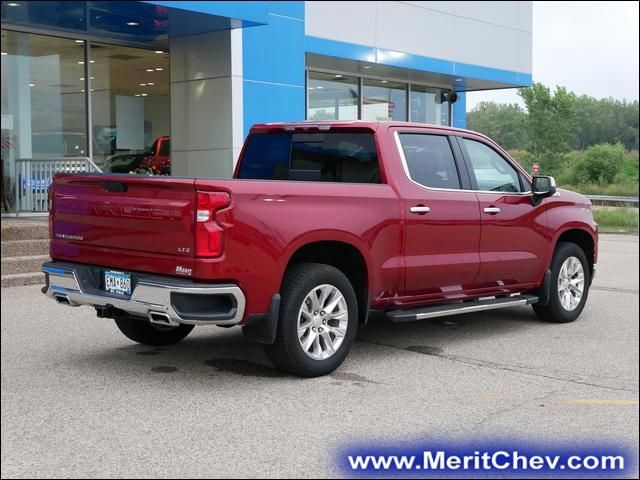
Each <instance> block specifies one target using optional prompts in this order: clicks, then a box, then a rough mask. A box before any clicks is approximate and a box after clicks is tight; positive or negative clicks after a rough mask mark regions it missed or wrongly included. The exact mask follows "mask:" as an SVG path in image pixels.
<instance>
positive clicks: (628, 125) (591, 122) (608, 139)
mask: <svg viewBox="0 0 640 480" xmlns="http://www.w3.org/2000/svg"><path fill="white" fill-rule="evenodd" d="M576 117H577V125H578V128H577V129H576V132H575V134H574V135H573V136H572V138H571V139H570V141H569V144H570V146H571V148H574V149H580V150H584V149H586V148H587V147H589V146H591V145H597V144H599V143H622V144H623V145H624V146H625V147H626V148H627V149H628V150H637V149H638V101H637V100H636V101H634V102H627V101H625V100H622V101H621V100H616V99H614V98H602V99H599V100H598V99H596V98H593V97H589V96H587V95H582V96H580V97H577V98H576Z"/></svg>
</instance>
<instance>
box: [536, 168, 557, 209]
mask: <svg viewBox="0 0 640 480" xmlns="http://www.w3.org/2000/svg"><path fill="white" fill-rule="evenodd" d="M531 190H532V191H533V203H534V205H537V204H538V203H540V201H541V200H542V199H543V198H547V197H551V196H553V195H555V193H556V180H555V179H554V178H553V177H547V176H542V175H536V176H534V177H533V182H531Z"/></svg>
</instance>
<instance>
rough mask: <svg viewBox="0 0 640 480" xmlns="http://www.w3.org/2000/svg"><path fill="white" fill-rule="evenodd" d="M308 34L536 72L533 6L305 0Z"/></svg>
mask: <svg viewBox="0 0 640 480" xmlns="http://www.w3.org/2000/svg"><path fill="white" fill-rule="evenodd" d="M305 17H306V19H305V33H306V34H307V35H311V36H314V37H320V38H326V39H330V40H337V41H341V42H347V43H355V44H358V45H365V46H371V47H376V48H380V49H388V50H395V51H398V52H404V53H410V54H416V55H420V56H425V57H431V58H437V59H441V60H448V61H452V62H460V63H467V64H472V65H479V66H483V67H490V68H497V69H502V70H509V71H514V72H521V73H531V32H532V2H474V1H471V2H446V1H445V2H391V1H379V2H358V1H336V2H325V1H308V2H305Z"/></svg>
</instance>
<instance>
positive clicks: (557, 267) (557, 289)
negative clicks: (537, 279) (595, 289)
mask: <svg viewBox="0 0 640 480" xmlns="http://www.w3.org/2000/svg"><path fill="white" fill-rule="evenodd" d="M590 284H591V273H590V270H589V262H588V261H587V257H586V255H585V253H584V251H583V250H582V249H581V248H580V247H579V246H578V245H576V244H575V243H570V242H561V243H559V244H558V247H557V248H556V251H555V252H554V254H553V260H552V261H551V287H550V288H551V292H550V296H549V303H548V304H547V305H537V304H534V305H533V310H534V311H535V312H536V315H537V316H538V317H539V318H540V319H542V320H545V321H547V322H554V323H568V322H573V321H574V320H575V319H576V318H578V317H579V316H580V313H582V310H583V309H584V306H585V303H586V302H587V296H588V294H589V286H590Z"/></svg>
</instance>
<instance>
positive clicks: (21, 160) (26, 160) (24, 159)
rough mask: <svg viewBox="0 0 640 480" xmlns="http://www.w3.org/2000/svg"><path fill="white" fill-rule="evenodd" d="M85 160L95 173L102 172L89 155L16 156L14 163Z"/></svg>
mask: <svg viewBox="0 0 640 480" xmlns="http://www.w3.org/2000/svg"><path fill="white" fill-rule="evenodd" d="M77 161H81V162H85V163H86V164H87V165H89V167H90V169H91V170H95V171H96V172H97V173H102V169H101V168H100V167H99V166H98V165H96V164H95V162H94V161H93V160H91V159H90V158H89V157H47V158H18V159H16V163H27V162H29V163H34V162H50V163H52V162H77Z"/></svg>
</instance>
